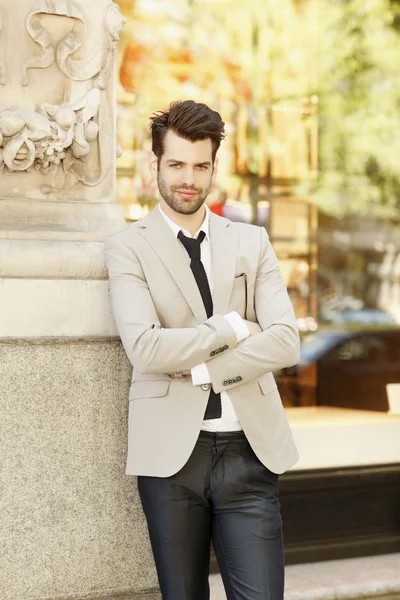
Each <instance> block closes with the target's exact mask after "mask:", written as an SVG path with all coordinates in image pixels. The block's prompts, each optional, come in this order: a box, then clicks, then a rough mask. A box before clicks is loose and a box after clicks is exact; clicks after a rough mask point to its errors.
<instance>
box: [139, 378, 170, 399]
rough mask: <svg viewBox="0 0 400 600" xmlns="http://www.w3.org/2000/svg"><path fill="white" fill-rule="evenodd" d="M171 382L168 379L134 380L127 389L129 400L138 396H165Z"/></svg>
mask: <svg viewBox="0 0 400 600" xmlns="http://www.w3.org/2000/svg"><path fill="white" fill-rule="evenodd" d="M170 384H171V382H170V381H169V380H168V379H158V380H154V381H134V382H133V383H132V384H131V389H130V391H129V400H138V399H139V398H160V397H161V396H166V395H167V393H168V390H169V386H170Z"/></svg>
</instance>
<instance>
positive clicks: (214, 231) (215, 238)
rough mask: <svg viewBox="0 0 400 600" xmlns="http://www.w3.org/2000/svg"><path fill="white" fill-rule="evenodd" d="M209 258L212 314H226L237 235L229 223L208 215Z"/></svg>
mask: <svg viewBox="0 0 400 600" xmlns="http://www.w3.org/2000/svg"><path fill="white" fill-rule="evenodd" d="M210 239H211V256H212V268H213V279H214V314H222V315H223V314H226V313H227V311H228V304H229V299H230V297H231V293H232V286H233V280H234V277H235V267H236V258H237V246H238V241H237V233H236V231H235V229H234V228H233V227H232V225H231V222H230V221H228V220H227V219H224V218H223V217H218V216H217V215H214V214H213V213H211V214H210Z"/></svg>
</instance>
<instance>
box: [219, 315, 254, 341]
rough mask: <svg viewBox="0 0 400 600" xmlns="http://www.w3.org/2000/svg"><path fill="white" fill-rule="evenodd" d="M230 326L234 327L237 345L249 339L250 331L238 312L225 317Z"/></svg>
mask: <svg viewBox="0 0 400 600" xmlns="http://www.w3.org/2000/svg"><path fill="white" fill-rule="evenodd" d="M224 317H225V319H226V320H227V321H228V323H229V325H231V326H232V327H233V329H234V330H235V333H236V337H237V343H239V342H242V341H243V340H245V339H246V338H248V337H249V335H250V331H249V328H248V327H247V325H246V323H245V322H244V320H243V319H242V317H241V316H240V315H239V313H237V312H236V311H232V312H230V313H227V314H226V315H224Z"/></svg>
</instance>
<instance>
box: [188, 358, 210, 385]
mask: <svg viewBox="0 0 400 600" xmlns="http://www.w3.org/2000/svg"><path fill="white" fill-rule="evenodd" d="M191 372H192V383H193V385H203V384H205V383H211V377H210V374H209V372H208V369H207V365H206V363H200V364H199V365H196V366H195V367H193V368H192V369H191Z"/></svg>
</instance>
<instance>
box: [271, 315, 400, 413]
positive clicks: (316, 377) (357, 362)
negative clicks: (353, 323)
mask: <svg viewBox="0 0 400 600" xmlns="http://www.w3.org/2000/svg"><path fill="white" fill-rule="evenodd" d="M275 375H276V382H277V384H278V388H279V391H280V393H281V396H282V400H283V403H284V405H285V406H315V405H324V406H340V407H344V408H358V409H363V410H378V411H387V410H388V408H389V406H388V399H387V393H386V385H387V384H388V383H400V328H399V327H387V328H384V327H379V328H376V327H375V328H367V329H366V328H364V329H361V330H360V329H359V328H358V329H357V330H354V329H353V330H352V329H340V330H339V329H324V330H320V331H317V332H314V333H312V334H309V335H307V336H305V337H304V338H303V340H302V343H301V357H300V362H299V364H298V365H297V366H296V367H291V368H289V369H282V371H280V372H279V373H276V374H275Z"/></svg>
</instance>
